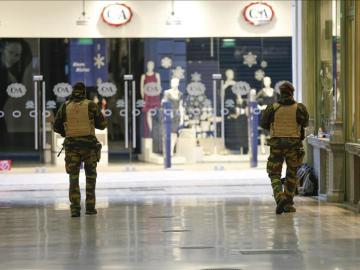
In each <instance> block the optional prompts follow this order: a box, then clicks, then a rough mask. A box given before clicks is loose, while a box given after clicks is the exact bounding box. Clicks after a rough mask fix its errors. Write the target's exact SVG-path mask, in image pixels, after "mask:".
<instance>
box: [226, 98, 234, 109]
mask: <svg viewBox="0 0 360 270" xmlns="http://www.w3.org/2000/svg"><path fill="white" fill-rule="evenodd" d="M225 107H226V108H234V107H235V101H234V100H232V99H227V100H225Z"/></svg>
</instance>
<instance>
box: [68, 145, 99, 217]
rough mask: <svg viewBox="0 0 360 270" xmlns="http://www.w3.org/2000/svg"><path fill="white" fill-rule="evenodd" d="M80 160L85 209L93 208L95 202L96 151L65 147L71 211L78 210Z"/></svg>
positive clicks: (79, 200)
mask: <svg viewBox="0 0 360 270" xmlns="http://www.w3.org/2000/svg"><path fill="white" fill-rule="evenodd" d="M81 162H84V169H85V175H86V202H85V204H86V209H90V210H91V209H94V208H95V203H96V197H95V186H96V176H97V174H96V166H97V156H96V151H95V150H93V149H91V150H89V149H65V168H66V172H67V173H68V174H69V180H70V186H69V199H70V203H71V206H70V207H71V211H72V212H78V211H80V202H81V193H80V186H79V173H80V165H81Z"/></svg>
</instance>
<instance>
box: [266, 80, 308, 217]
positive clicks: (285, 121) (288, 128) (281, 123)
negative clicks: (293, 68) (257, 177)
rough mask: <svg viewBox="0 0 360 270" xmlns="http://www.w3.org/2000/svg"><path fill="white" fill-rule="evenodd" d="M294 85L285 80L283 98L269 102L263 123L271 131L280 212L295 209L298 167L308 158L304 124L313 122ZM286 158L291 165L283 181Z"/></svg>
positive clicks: (273, 177) (273, 174) (271, 172)
mask: <svg viewBox="0 0 360 270" xmlns="http://www.w3.org/2000/svg"><path fill="white" fill-rule="evenodd" d="M294 90H295V89H294V86H293V85H292V84H291V83H290V82H285V83H283V84H282V85H281V86H280V94H281V97H280V101H279V102H278V103H274V104H271V105H269V106H268V107H267V108H266V110H265V111H264V113H263V115H262V118H261V123H260V125H261V127H262V128H264V129H266V130H269V131H270V139H269V141H268V145H270V156H269V159H268V163H267V172H268V175H269V177H270V179H271V186H272V189H273V192H274V198H275V201H276V204H277V206H276V214H282V213H283V212H295V211H296V209H295V207H294V206H293V204H294V202H293V198H294V194H295V189H296V185H297V176H296V172H297V168H298V166H300V165H301V163H302V161H303V158H304V154H305V152H304V149H303V144H302V141H303V140H304V138H305V136H304V128H305V127H307V126H308V124H309V114H308V112H307V109H306V107H305V105H303V104H301V103H296V102H295V100H294ZM284 161H285V162H286V165H287V171H286V179H285V183H284V190H283V185H282V183H281V171H282V166H283V163H284Z"/></svg>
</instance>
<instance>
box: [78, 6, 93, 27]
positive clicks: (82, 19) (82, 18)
mask: <svg viewBox="0 0 360 270" xmlns="http://www.w3.org/2000/svg"><path fill="white" fill-rule="evenodd" d="M89 22H90V18H89V17H86V12H85V0H82V12H81V16H80V17H79V18H78V19H77V20H76V25H88V24H89Z"/></svg>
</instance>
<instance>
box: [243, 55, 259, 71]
mask: <svg viewBox="0 0 360 270" xmlns="http://www.w3.org/2000/svg"><path fill="white" fill-rule="evenodd" d="M243 58H244V62H243V64H244V65H247V66H248V67H249V68H251V67H252V66H253V65H256V64H257V61H256V58H257V55H255V54H252V52H249V53H248V54H246V55H243Z"/></svg>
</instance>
